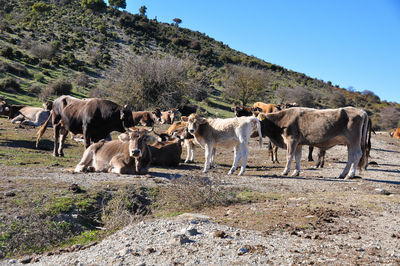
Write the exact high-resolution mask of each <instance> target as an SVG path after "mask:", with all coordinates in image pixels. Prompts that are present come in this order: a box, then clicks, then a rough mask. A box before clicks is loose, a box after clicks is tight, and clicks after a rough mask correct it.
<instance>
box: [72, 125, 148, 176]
mask: <svg viewBox="0 0 400 266" xmlns="http://www.w3.org/2000/svg"><path fill="white" fill-rule="evenodd" d="M118 138H119V140H112V141H105V140H101V141H99V142H96V143H94V144H92V145H90V146H89V147H88V148H87V149H86V150H85V152H84V153H83V156H82V159H81V161H80V162H79V163H78V165H77V166H76V167H75V170H74V172H76V173H79V172H85V171H96V172H110V173H117V174H139V175H143V174H147V172H148V170H149V166H150V163H151V152H150V148H149V146H148V144H149V143H151V142H154V141H155V137H154V136H151V135H149V134H148V131H147V130H143V129H142V130H135V131H133V132H129V134H126V133H124V134H121V135H120V136H119V137H118Z"/></svg>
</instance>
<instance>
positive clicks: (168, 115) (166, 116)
mask: <svg viewBox="0 0 400 266" xmlns="http://www.w3.org/2000/svg"><path fill="white" fill-rule="evenodd" d="M177 115H179V111H178V109H176V108H173V109H171V110H168V111H165V112H161V122H160V123H161V124H172V123H173V122H174V121H175V118H176V116H177Z"/></svg>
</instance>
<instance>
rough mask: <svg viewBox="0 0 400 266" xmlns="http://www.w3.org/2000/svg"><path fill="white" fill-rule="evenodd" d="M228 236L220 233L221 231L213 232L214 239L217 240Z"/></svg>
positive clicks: (222, 232)
mask: <svg viewBox="0 0 400 266" xmlns="http://www.w3.org/2000/svg"><path fill="white" fill-rule="evenodd" d="M227 236H228V235H227V234H226V233H225V232H224V231H222V230H217V231H215V232H214V237H218V238H226V237H227Z"/></svg>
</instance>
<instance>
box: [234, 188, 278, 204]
mask: <svg viewBox="0 0 400 266" xmlns="http://www.w3.org/2000/svg"><path fill="white" fill-rule="evenodd" d="M281 198H282V195H281V194H278V193H263V192H258V191H252V190H245V191H242V192H240V193H239V194H238V195H237V199H238V200H239V201H243V202H257V201H264V200H279V199H281Z"/></svg>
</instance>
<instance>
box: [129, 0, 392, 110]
mask: <svg viewBox="0 0 400 266" xmlns="http://www.w3.org/2000/svg"><path fill="white" fill-rule="evenodd" d="M142 5H145V6H146V7H147V16H148V17H149V18H150V19H153V18H155V17H157V20H158V21H161V22H167V23H170V22H172V20H173V19H174V18H180V19H182V23H181V25H180V26H181V27H185V28H189V29H191V30H194V31H199V32H202V33H205V34H207V35H208V36H210V37H212V38H214V39H216V40H218V41H222V42H223V43H225V44H227V45H229V46H230V47H231V48H233V49H236V50H239V51H241V52H244V53H246V54H249V55H253V56H256V57H258V58H260V59H263V60H265V61H267V62H271V63H274V64H277V65H280V66H283V67H285V68H287V69H291V70H293V71H297V72H302V73H305V74H307V75H308V76H310V77H313V78H318V79H322V80H324V81H331V82H332V83H333V84H334V85H335V84H337V85H339V86H340V87H343V88H349V87H353V89H355V90H357V91H363V90H370V91H373V92H374V93H375V94H376V95H378V96H379V97H380V98H381V100H387V101H394V102H399V103H400V92H399V91H400V90H399V88H400V0H330V1H328V0H304V1H298V0H282V1H277V0H274V1H270V0H253V1H239V0H236V1H235V0H234V1H232V0H230V1H228V0H214V1H209V0H202V1H188V0H186V1H185V0H180V1H179V0H168V1H166V0H127V9H126V10H127V11H129V12H131V13H138V10H139V8H140V7H141V6H142Z"/></svg>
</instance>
